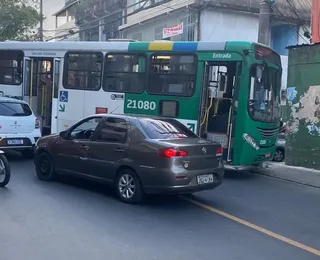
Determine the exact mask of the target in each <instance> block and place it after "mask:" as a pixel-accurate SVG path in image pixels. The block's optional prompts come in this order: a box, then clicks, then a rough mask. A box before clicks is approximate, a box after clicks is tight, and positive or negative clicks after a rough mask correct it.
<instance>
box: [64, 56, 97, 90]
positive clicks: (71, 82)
mask: <svg viewBox="0 0 320 260" xmlns="http://www.w3.org/2000/svg"><path fill="white" fill-rule="evenodd" d="M102 60H103V55H102V53H100V52H93V53H90V52H83V53H81V52H79V53H67V54H66V58H65V64H66V65H65V74H64V87H65V88H69V89H84V90H99V89H100V83H101V73H102Z"/></svg>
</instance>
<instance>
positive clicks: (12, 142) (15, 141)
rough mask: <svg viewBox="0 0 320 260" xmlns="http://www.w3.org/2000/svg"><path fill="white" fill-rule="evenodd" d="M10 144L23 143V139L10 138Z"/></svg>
mask: <svg viewBox="0 0 320 260" xmlns="http://www.w3.org/2000/svg"><path fill="white" fill-rule="evenodd" d="M8 144H9V145H17V144H23V140H21V139H13V140H8Z"/></svg>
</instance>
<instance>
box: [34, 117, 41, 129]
mask: <svg viewBox="0 0 320 260" xmlns="http://www.w3.org/2000/svg"><path fill="white" fill-rule="evenodd" d="M34 126H35V128H36V129H38V128H40V120H39V119H36V123H35V125H34Z"/></svg>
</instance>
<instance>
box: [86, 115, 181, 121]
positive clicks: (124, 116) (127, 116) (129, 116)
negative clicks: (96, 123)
mask: <svg viewBox="0 0 320 260" xmlns="http://www.w3.org/2000/svg"><path fill="white" fill-rule="evenodd" d="M93 116H102V117H117V118H123V119H129V118H131V119H139V118H150V119H158V120H159V119H160V120H161V119H162V120H163V119H175V118H166V117H159V116H150V115H130V114H126V115H124V114H92V115H90V116H86V117H85V118H89V117H93Z"/></svg>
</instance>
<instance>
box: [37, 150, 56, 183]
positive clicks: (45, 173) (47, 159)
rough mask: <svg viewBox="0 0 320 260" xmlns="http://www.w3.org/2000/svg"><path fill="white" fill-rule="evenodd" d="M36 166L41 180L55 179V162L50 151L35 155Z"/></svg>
mask: <svg viewBox="0 0 320 260" xmlns="http://www.w3.org/2000/svg"><path fill="white" fill-rule="evenodd" d="M35 167H36V173H37V177H38V179H39V180H42V181H52V180H54V179H55V175H56V174H55V170H54V164H53V161H52V158H51V156H50V155H49V154H48V153H46V152H41V153H39V154H37V155H36V156H35Z"/></svg>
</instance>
